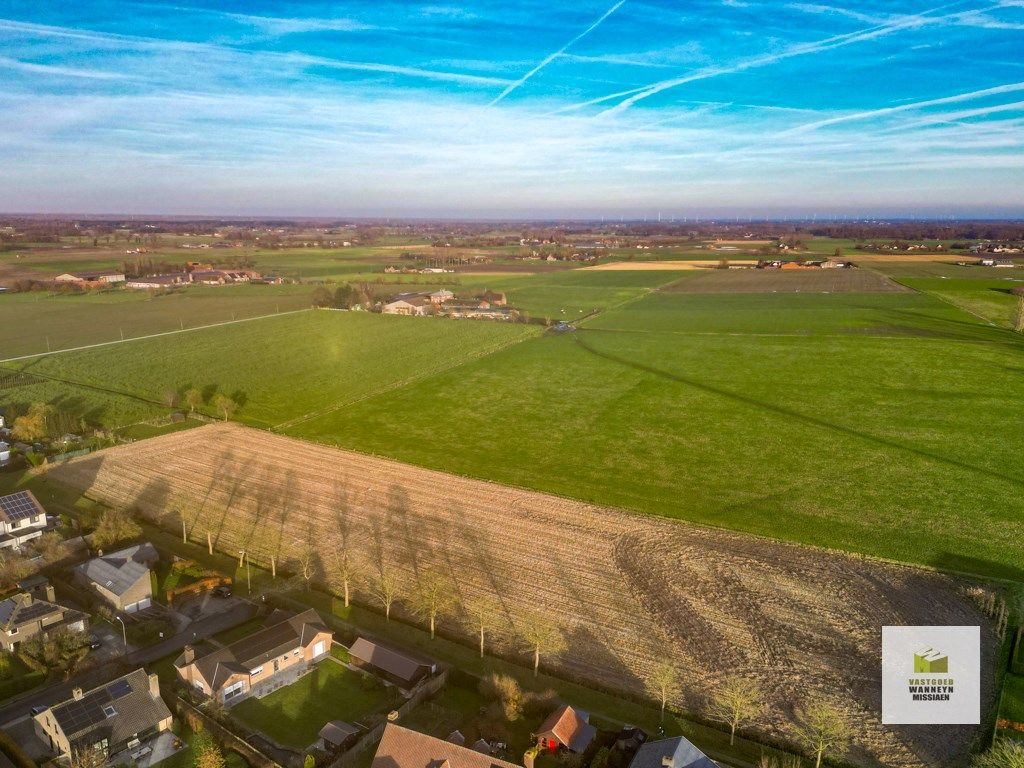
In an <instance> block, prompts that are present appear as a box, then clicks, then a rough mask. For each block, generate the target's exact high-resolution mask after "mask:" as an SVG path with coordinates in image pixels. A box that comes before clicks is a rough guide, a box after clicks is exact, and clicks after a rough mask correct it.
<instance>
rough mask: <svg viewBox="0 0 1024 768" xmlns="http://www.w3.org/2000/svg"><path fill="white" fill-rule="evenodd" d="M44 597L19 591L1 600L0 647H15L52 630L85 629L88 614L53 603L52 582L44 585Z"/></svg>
mask: <svg viewBox="0 0 1024 768" xmlns="http://www.w3.org/2000/svg"><path fill="white" fill-rule="evenodd" d="M43 589H45V595H46V599H45V600H43V599H40V597H38V596H37V595H36V594H32V593H30V592H22V593H20V594H17V595H13V596H11V597H8V598H7V599H6V600H0V648H2V649H3V650H5V651H12V650H14V648H15V646H17V645H18V643H20V642H23V641H25V640H28V639H29V638H32V637H37V636H39V635H42V636H43V637H46V636H48V635H50V634H52V633H54V632H58V631H67V632H84V631H85V630H86V628H87V627H88V626H89V617H88V616H86V614H84V613H82V612H81V611H76V610H73V609H71V608H65V607H64V606H63V605H59V604H58V603H56V602H54V595H53V585H52V584H46V585H45V587H43Z"/></svg>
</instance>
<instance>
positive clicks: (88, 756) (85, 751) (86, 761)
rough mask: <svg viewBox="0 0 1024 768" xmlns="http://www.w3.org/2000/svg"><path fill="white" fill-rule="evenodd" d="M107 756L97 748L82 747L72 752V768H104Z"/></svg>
mask: <svg viewBox="0 0 1024 768" xmlns="http://www.w3.org/2000/svg"><path fill="white" fill-rule="evenodd" d="M106 763H107V756H106V754H104V752H103V750H102V749H98V748H97V747H95V746H91V745H90V746H81V747H77V748H75V749H73V750H72V751H71V768H103V766H104V765H106Z"/></svg>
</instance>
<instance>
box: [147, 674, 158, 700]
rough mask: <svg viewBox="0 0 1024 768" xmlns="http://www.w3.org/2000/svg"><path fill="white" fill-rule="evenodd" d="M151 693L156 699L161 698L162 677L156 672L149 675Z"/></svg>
mask: <svg viewBox="0 0 1024 768" xmlns="http://www.w3.org/2000/svg"><path fill="white" fill-rule="evenodd" d="M149 695H150V696H152V697H153V698H154V699H159V698H160V678H159V677H157V676H156V675H155V674H151V675H150V676H149Z"/></svg>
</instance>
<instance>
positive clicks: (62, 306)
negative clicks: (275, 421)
mask: <svg viewBox="0 0 1024 768" xmlns="http://www.w3.org/2000/svg"><path fill="white" fill-rule="evenodd" d="M312 291H313V289H312V288H311V287H309V286H302V285H222V286H198V285H197V286H190V287H189V288H187V289H184V290H180V291H176V292H174V293H171V294H166V295H161V296H153V295H150V293H149V292H148V291H131V290H117V291H105V292H102V293H88V294H80V295H62V294H47V293H13V294H3V295H0V360H5V359H7V358H11V357H18V356H20V355H33V354H39V353H44V352H46V351H48V349H49V350H59V349H67V348H69V347H79V346H84V345H87V344H99V343H103V342H108V341H116V340H119V339H120V338H121V337H122V333H123V334H124V338H133V337H136V336H146V335H149V334H153V333H164V332H167V331H176V330H180V329H181V328H194V327H196V326H199V325H209V324H212V323H222V322H228V321H231V320H235V319H242V318H247V317H256V316H259V315H270V314H274V313H276V312H279V311H280V312H287V311H290V310H295V309H305V308H307V307H309V306H310V303H311V302H310V298H311V296H312Z"/></svg>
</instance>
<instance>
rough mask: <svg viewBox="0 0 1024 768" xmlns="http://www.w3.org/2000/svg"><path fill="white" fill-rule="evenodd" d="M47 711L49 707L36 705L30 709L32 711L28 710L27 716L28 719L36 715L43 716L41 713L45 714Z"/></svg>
mask: <svg viewBox="0 0 1024 768" xmlns="http://www.w3.org/2000/svg"><path fill="white" fill-rule="evenodd" d="M48 709H49V707H48V706H46V705H45V704H37V705H36V706H34V707H32V709H30V710H29V711H28V715H29V717H35V716H36V715H41V714H43V712H45V711H46V710H48Z"/></svg>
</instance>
